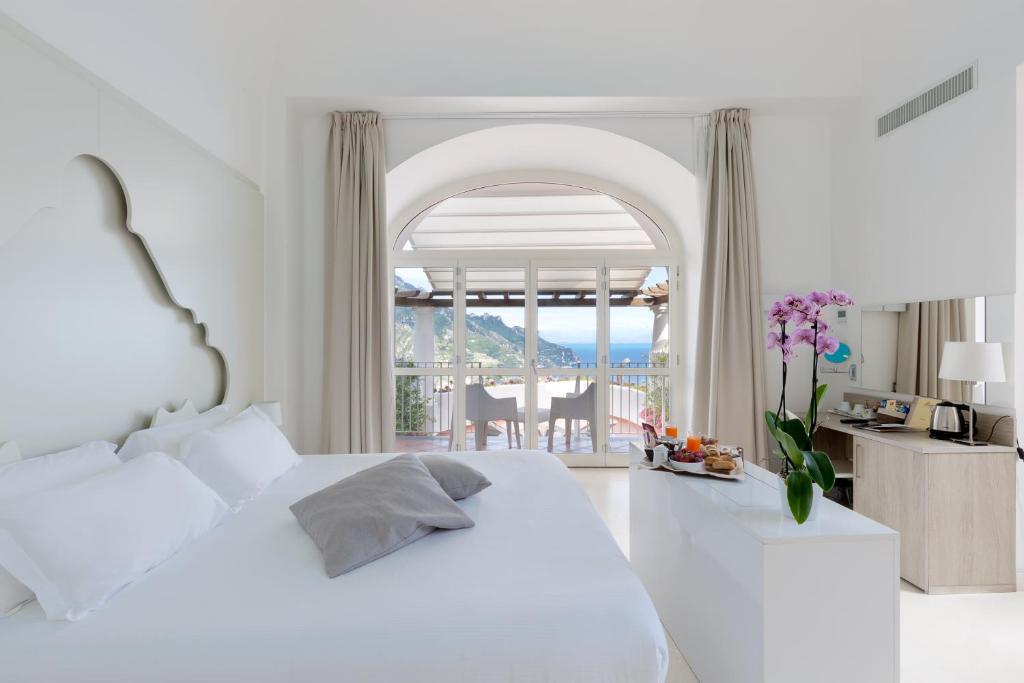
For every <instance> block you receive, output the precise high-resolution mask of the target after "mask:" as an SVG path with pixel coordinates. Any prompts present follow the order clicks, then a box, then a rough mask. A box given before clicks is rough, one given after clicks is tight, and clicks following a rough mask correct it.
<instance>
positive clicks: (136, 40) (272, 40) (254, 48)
mask: <svg viewBox="0 0 1024 683" xmlns="http://www.w3.org/2000/svg"><path fill="white" fill-rule="evenodd" d="M284 9H285V4H284V3H282V2H279V0H216V2H207V1H205V0H186V1H180V0H177V1H174V2H154V1H146V2H138V1H135V0H90V1H89V2H80V1H79V0H0V11H2V12H4V13H6V14H7V15H9V16H10V17H11V18H12V19H14V20H15V21H17V22H18V23H20V24H21V25H22V26H24V27H25V28H27V29H28V30H30V31H32V32H34V33H35V34H36V35H38V36H39V37H41V38H42V39H44V40H45V41H47V42H48V43H49V44H51V45H52V46H54V47H56V48H57V49H59V50H61V51H62V52H63V53H64V54H66V55H68V56H69V57H71V58H72V59H74V60H75V61H76V62H78V63H79V64H81V65H83V66H84V67H85V68H87V69H89V70H90V71H92V72H93V73H95V74H97V75H99V76H100V77H101V78H103V79H104V80H106V81H107V82H108V83H110V84H111V85H112V86H114V87H115V88H117V89H118V90H120V91H121V92H123V93H124V94H126V95H127V96H128V97H131V98H132V99H134V100H135V101H137V102H138V103H139V104H141V105H142V106H144V107H146V108H147V109H149V110H150V111H151V112H153V113H154V114H156V115H157V116H158V117H160V118H161V119H163V120H164V121H166V122H168V123H169V124H171V125H172V126H174V127H175V128H177V129H178V130H180V131H181V132H182V133H184V134H185V135H187V136H189V137H190V138H192V139H193V140H194V141H196V142H197V143H198V144H200V145H202V146H203V147H205V148H206V149H207V150H209V151H210V152H212V153H213V154H215V155H217V156H218V157H220V158H221V159H223V160H224V161H226V162H227V163H228V164H230V165H231V166H232V167H234V168H236V169H237V170H239V171H240V172H241V173H243V174H244V175H245V176H247V177H248V178H250V179H252V180H254V181H255V182H257V183H259V182H260V181H261V177H262V164H263V144H264V131H263V124H264V114H265V111H266V99H265V98H266V93H267V83H268V77H269V72H270V67H271V64H272V62H273V60H274V56H275V54H276V47H277V38H278V33H279V29H280V20H281V16H282V12H283V10H284Z"/></svg>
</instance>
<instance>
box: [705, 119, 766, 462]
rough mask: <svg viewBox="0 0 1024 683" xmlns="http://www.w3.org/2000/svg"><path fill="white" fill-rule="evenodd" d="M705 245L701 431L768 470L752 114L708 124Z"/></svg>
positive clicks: (762, 314)
mask: <svg viewBox="0 0 1024 683" xmlns="http://www.w3.org/2000/svg"><path fill="white" fill-rule="evenodd" d="M707 128H708V130H707V149H706V157H707V166H706V173H705V174H704V176H703V177H702V179H703V180H704V183H705V193H704V206H703V209H704V245H703V269H702V272H701V291H700V307H699V314H698V315H699V317H698V328H697V335H698V340H697V365H696V375H695V383H694V408H693V411H694V412H693V416H694V426H695V428H696V429H698V430H700V431H703V432H705V433H709V434H713V435H715V436H717V437H718V438H719V439H721V440H722V442H723V443H729V444H737V445H740V446H742V447H743V448H744V453H745V455H746V458H747V459H748V460H751V461H753V462H756V463H757V464H759V465H762V466H767V464H768V435H767V430H766V428H765V427H764V412H765V405H766V397H765V391H766V380H765V348H764V345H765V336H764V320H763V319H764V313H763V311H762V310H761V308H762V306H761V299H762V297H761V254H760V244H761V243H760V237H759V234H758V225H757V200H756V196H755V193H754V168H753V163H752V158H751V134H750V112H749V111H748V110H746V109H727V110H719V111H715V112H712V114H711V116H710V117H709V119H708V122H707Z"/></svg>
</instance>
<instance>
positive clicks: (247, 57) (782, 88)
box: [0, 0, 862, 182]
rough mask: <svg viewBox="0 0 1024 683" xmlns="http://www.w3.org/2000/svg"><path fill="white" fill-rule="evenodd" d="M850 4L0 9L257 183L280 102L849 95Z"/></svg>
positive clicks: (791, 0) (39, 4) (852, 81)
mask: <svg viewBox="0 0 1024 683" xmlns="http://www.w3.org/2000/svg"><path fill="white" fill-rule="evenodd" d="M858 7H859V5H858V4H857V3H853V2H845V1H844V2H820V0H786V1H785V2H766V3H758V2H749V1H746V0H717V1H715V2H710V1H708V0H679V1H677V2H665V1H664V0H635V1H634V2H629V3H623V2H619V1H617V0H563V1H561V2H550V1H548V0H520V1H519V2H516V3H509V2H507V1H505V0H437V1H435V2H431V3H422V2H416V1H414V0H404V1H401V2H399V1H395V0H391V1H385V0H378V1H377V2H365V1H360V0H348V1H345V2H339V1H338V0H290V1H287V2H286V1H285V0H149V1H148V2H145V3H139V2H137V1H135V0H91V1H90V2H89V3H82V2H80V1H79V0H0V12H3V13H5V14H7V15H8V16H10V17H11V18H12V19H13V20H14V21H15V22H17V23H18V24H20V25H21V26H23V27H25V28H26V29H28V30H29V31H31V32H33V33H35V34H37V35H38V36H40V37H41V38H42V39H43V40H45V41H46V42H48V43H50V44H51V45H53V46H54V47H56V48H57V49H58V50H60V51H62V52H64V53H66V54H67V55H68V56H70V57H71V58H72V59H74V60H75V61H77V62H79V63H80V64H82V65H83V66H85V67H86V68H87V69H90V70H91V71H93V72H94V73H96V75H98V76H99V77H100V78H102V79H104V80H107V81H108V82H110V84H111V85H113V86H114V87H116V88H117V89H119V90H121V91H122V92H124V93H125V94H126V95H128V96H129V97H131V98H133V99H135V100H137V101H138V102H139V103H140V104H142V105H143V106H144V107H146V108H147V109H149V110H151V111H152V112H153V113H155V114H156V115H157V116H159V117H161V118H163V119H164V120H166V121H167V122H168V123H170V124H171V125H172V126H174V127H176V128H178V129H179V130H181V131H182V132H183V133H185V134H186V135H187V136H189V137H191V138H192V139H194V140H196V141H197V142H198V143H199V144H201V145H202V146H204V147H206V148H207V149H209V150H210V151H211V152H213V153H214V154H216V155H218V156H220V157H221V158H222V159H224V160H225V161H227V162H228V163H229V164H231V165H232V166H234V167H235V168H237V169H239V170H240V171H241V172H242V173H244V174H245V175H247V176H248V177H250V178H252V179H254V180H255V181H256V182H261V181H262V179H263V175H264V168H263V160H264V147H265V145H266V144H267V130H268V128H267V126H268V125H269V126H277V125H279V124H280V123H281V122H282V120H281V119H280V118H278V117H277V114H276V112H277V110H278V108H279V107H280V106H281V103H282V102H284V101H286V100H288V99H289V98H331V97H338V96H341V95H347V96H372V97H380V96H405V97H516V98H526V99H534V100H536V98H544V99H547V98H551V97H558V98H562V99H566V100H570V102H566V103H563V104H560V105H558V106H565V107H567V108H569V109H570V110H575V109H577V107H575V106H573V104H572V103H571V100H572V99H573V98H578V97H592V98H635V97H637V96H639V95H643V96H644V99H646V100H648V102H647V103H646V104H644V105H643V106H644V107H645V108H647V107H649V106H650V100H652V99H653V100H657V99H658V98H677V99H678V98H696V99H697V100H702V101H723V102H724V101H728V102H731V103H732V104H734V105H735V104H737V103H741V100H744V99H749V100H759V101H772V100H776V101H777V100H785V99H789V98H797V99H801V98H802V99H805V100H809V99H814V98H833V97H846V96H851V95H856V94H858V93H859V91H860V85H861V84H860V73H861V58H860V44H859V40H858V32H859V27H860V26H861V23H862V22H861V21H860V19H861V17H860V16H859V15H860V13H861V12H860V11H859V10H858ZM711 54H714V55H716V57H715V59H714V60H710V61H709V59H708V55H711ZM808 55H814V59H808V58H807V56H808ZM524 106H531V105H524ZM549 106H550V105H549Z"/></svg>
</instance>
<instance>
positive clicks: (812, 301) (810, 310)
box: [764, 289, 854, 524]
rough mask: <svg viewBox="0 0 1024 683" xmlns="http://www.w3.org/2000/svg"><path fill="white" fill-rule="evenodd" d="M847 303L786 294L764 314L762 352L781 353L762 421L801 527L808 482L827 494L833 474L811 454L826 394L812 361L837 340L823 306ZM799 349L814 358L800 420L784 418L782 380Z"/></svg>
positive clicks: (843, 298) (841, 296)
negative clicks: (777, 386)
mask: <svg viewBox="0 0 1024 683" xmlns="http://www.w3.org/2000/svg"><path fill="white" fill-rule="evenodd" d="M853 303H854V301H853V299H852V298H851V297H850V295H849V294H847V293H846V292H840V291H838V290H835V289H830V290H828V291H827V292H811V293H810V294H808V295H807V296H797V295H795V294H789V295H787V296H786V297H785V298H783V299H782V300H781V301H776V302H775V303H774V304H772V307H771V309H770V310H769V312H768V325H769V327H770V328H772V331H771V332H769V333H768V348H769V349H779V351H780V352H781V353H782V395H781V396H780V397H779V406H778V408H777V409H776V410H775V412H772V411H770V410H769V411H766V412H765V414H764V420H765V422H766V423H767V424H768V431H769V432H770V433H771V435H772V438H774V439H775V441H776V442H777V443H778V444H779V448H780V449H781V455H782V456H783V462H782V470H781V472H780V473H779V476H780V477H782V479H783V480H784V481H785V483H786V499H787V500H788V502H789V509H790V511H791V512H792V513H793V518H794V519H796V521H797V523H799V524H803V523H804V522H805V521H807V517H808V516H809V515H810V514H811V505H812V504H813V503H814V486H813V485H814V484H817V485H818V486H820V487H821V488H822V490H823V491H830V490H832V487H833V486H835V483H836V472H835V469H834V468H833V467H832V461H831V460H830V459H829V457H828V455H827V454H826V453H823V452H822V451H818V450H815V448H814V433H815V432H816V431H817V429H818V408H819V406H820V405H821V400H822V399H823V398H824V396H825V392H826V391H827V390H828V385H827V384H820V385H819V384H818V360H819V358H821V356H823V355H825V354H827V353H833V352H835V351H836V350H837V349H838V348H839V340H838V339H836V338H835V337H834V336H832V335H831V334H830V333H829V332H830V330H829V325H828V323H827V322H826V321H825V320H824V318H823V314H824V311H825V309H826V308H827V307H829V306H840V307H845V306H852V305H853ZM800 346H809V347H811V349H812V350H813V353H814V359H813V361H812V365H811V404H810V406H809V407H808V408H807V414H806V415H805V416H804V419H802V420H801V419H800V418H798V417H793V418H790V417H788V413H787V411H786V381H787V376H788V374H789V364H790V363H791V362H792V361H793V360H794V359H795V358H796V352H797V349H798V348H799V347H800Z"/></svg>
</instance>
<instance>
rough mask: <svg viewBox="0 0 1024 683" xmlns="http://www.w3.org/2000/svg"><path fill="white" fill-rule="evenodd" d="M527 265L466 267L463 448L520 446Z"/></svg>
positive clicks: (521, 442)
mask: <svg viewBox="0 0 1024 683" xmlns="http://www.w3.org/2000/svg"><path fill="white" fill-rule="evenodd" d="M526 272H527V271H526V268H516V267H509V268H476V267H471V268H466V278H465V297H464V301H465V307H466V314H465V321H466V322H465V335H464V338H465V340H466V352H465V359H466V362H465V364H464V369H463V376H464V378H465V381H464V385H463V398H464V400H463V406H464V412H463V416H464V417H465V426H464V427H463V428H462V429H463V433H464V437H463V438H464V439H465V441H464V443H465V447H466V449H467V450H488V449H490V450H494V449H499V448H500V449H504V448H522V446H523V438H522V428H523V423H524V422H525V420H526V394H525V387H526V325H527V323H526Z"/></svg>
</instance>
